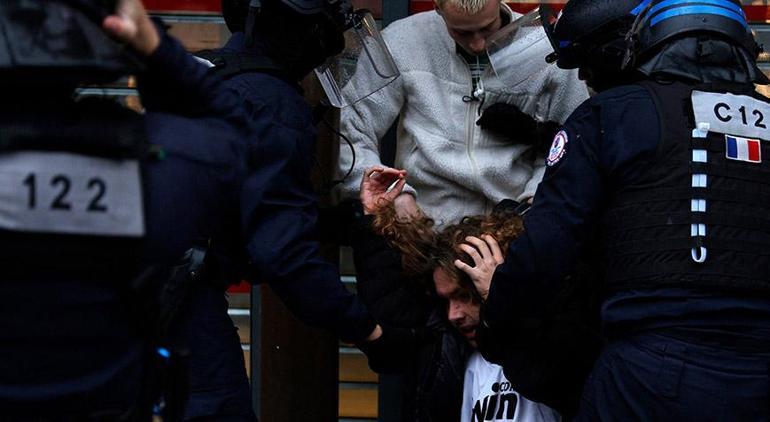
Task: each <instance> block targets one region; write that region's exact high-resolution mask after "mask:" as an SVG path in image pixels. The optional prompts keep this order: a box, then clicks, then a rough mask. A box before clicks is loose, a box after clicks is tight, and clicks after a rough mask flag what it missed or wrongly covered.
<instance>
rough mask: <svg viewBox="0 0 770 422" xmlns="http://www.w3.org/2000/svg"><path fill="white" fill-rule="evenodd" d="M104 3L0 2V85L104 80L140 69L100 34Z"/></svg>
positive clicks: (108, 4) (111, 4)
mask: <svg viewBox="0 0 770 422" xmlns="http://www.w3.org/2000/svg"><path fill="white" fill-rule="evenodd" d="M114 8H115V1H114V0H113V1H108V0H6V1H2V2H0V38H2V41H1V42H0V84H3V85H14V86H19V85H28V84H29V85H38V86H39V85H76V84H79V83H98V82H108V81H113V80H116V79H117V78H119V77H120V76H123V75H127V74H130V73H135V72H137V71H138V70H140V64H139V63H140V61H139V60H138V59H137V58H136V57H135V56H133V54H132V53H130V52H128V51H127V50H126V49H125V48H124V47H123V46H121V45H120V44H118V43H116V42H115V41H113V40H112V39H110V38H109V37H108V36H107V35H106V34H105V33H104V32H103V31H102V21H103V20H104V18H105V17H106V16H108V15H110V14H112V13H113V12H114Z"/></svg>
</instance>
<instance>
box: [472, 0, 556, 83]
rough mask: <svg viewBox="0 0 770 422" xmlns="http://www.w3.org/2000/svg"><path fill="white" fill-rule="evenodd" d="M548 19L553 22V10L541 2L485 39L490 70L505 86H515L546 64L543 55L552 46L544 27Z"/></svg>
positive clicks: (538, 71) (546, 65)
mask: <svg viewBox="0 0 770 422" xmlns="http://www.w3.org/2000/svg"><path fill="white" fill-rule="evenodd" d="M551 20H553V22H554V23H555V22H556V14H555V11H554V10H553V9H552V8H551V7H550V6H548V5H547V4H541V5H539V6H538V7H537V8H535V9H534V10H532V11H531V12H529V13H527V14H526V15H523V16H521V17H519V18H518V19H516V20H514V21H512V22H511V23H509V24H508V25H506V26H504V27H502V28H500V30H499V31H497V32H496V33H495V34H493V35H492V36H491V37H489V39H487V55H488V56H489V62H490V64H491V65H492V69H493V70H494V71H495V74H496V75H497V76H498V78H500V79H501V80H504V81H505V83H506V85H507V86H508V87H514V86H516V85H519V84H521V83H522V82H525V81H527V80H528V79H530V78H531V77H533V76H535V75H537V74H539V73H540V72H542V71H543V70H544V69H545V68H547V67H548V66H550V63H551V62H550V61H549V62H547V61H546V60H545V58H546V57H547V56H550V55H551V54H552V53H553V51H554V49H553V46H552V44H551V42H550V41H549V37H548V35H547V33H548V31H547V29H546V28H545V27H546V25H548V24H549V22H551ZM511 78H513V79H511Z"/></svg>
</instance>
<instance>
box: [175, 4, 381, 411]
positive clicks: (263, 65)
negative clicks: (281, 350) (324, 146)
mask: <svg viewBox="0 0 770 422" xmlns="http://www.w3.org/2000/svg"><path fill="white" fill-rule="evenodd" d="M343 3H345V2H342V1H339V2H338V1H328V0H263V1H261V2H260V1H249V0H223V2H222V10H223V14H224V17H225V20H226V22H227V25H228V28H229V29H230V30H231V32H233V35H232V37H231V38H230V39H229V40H228V42H227V44H226V45H225V46H224V48H222V49H221V50H220V51H216V52H208V53H206V54H203V55H202V56H203V57H205V58H207V59H208V60H210V61H211V62H212V64H213V65H214V69H213V70H212V72H213V73H215V74H218V75H220V76H222V77H223V78H226V81H227V86H228V87H229V88H230V89H231V90H233V91H235V92H237V94H238V96H239V100H240V101H241V102H242V104H243V106H244V109H245V110H246V112H247V114H248V116H249V118H250V119H251V121H252V124H253V126H254V131H253V133H252V134H251V136H250V137H249V138H248V151H247V155H248V157H249V162H250V166H249V169H248V176H247V178H246V180H245V183H244V190H243V192H244V193H243V195H242V200H243V202H242V205H241V227H242V230H243V232H242V237H243V238H244V239H245V241H246V245H245V249H244V248H243V245H242V243H237V242H236V243H235V244H233V245H221V244H220V246H224V247H220V248H217V247H216V245H215V247H214V249H216V250H215V251H214V255H216V257H217V261H219V262H220V264H219V265H218V268H219V270H220V274H219V275H217V276H216V277H215V280H212V283H211V284H210V285H208V286H199V287H197V288H196V289H195V291H194V292H193V293H192V301H191V307H190V310H191V312H190V313H189V315H188V316H187V317H186V318H185V321H184V323H183V324H182V326H181V327H180V328H179V330H180V332H181V336H182V337H183V338H185V340H186V341H187V342H188V343H189V345H190V350H191V373H190V386H191V391H190V400H189V404H188V406H187V412H186V415H185V418H186V419H187V420H193V419H196V418H214V419H216V420H225V419H227V420H253V419H254V415H253V411H252V410H251V395H250V393H249V386H248V380H247V377H246V371H245V369H244V365H243V354H242V352H241V348H240V341H239V339H238V336H237V333H236V332H235V330H234V328H233V323H232V322H231V320H230V318H229V316H228V315H227V301H226V300H225V297H224V291H225V288H226V286H227V284H228V283H232V282H238V281H239V280H241V279H249V280H250V281H253V282H263V281H264V282H268V283H270V287H271V288H272V289H273V291H274V292H275V293H276V294H277V295H278V296H279V297H280V298H281V299H282V301H283V302H284V303H285V304H286V305H287V306H288V308H289V309H290V310H291V311H292V313H294V314H295V315H297V316H298V317H299V318H300V319H301V320H302V321H304V322H306V323H308V324H311V325H313V326H320V327H323V328H327V329H329V330H331V331H333V332H334V333H336V334H337V335H339V336H340V338H342V339H343V340H346V341H348V342H351V343H358V342H362V341H364V340H366V339H367V338H368V339H370V340H374V339H376V338H378V336H379V333H380V329H379V328H378V327H377V326H376V323H375V322H374V320H373V319H372V317H371V316H370V315H369V313H368V311H367V310H366V309H365V307H364V306H363V304H361V302H360V301H359V300H358V298H357V297H356V296H355V295H353V294H351V293H349V292H348V291H347V290H346V288H345V287H344V286H343V285H342V283H341V282H340V276H339V273H338V271H337V270H336V268H335V266H334V265H332V264H331V263H329V262H327V261H325V260H324V259H323V258H322V257H321V254H320V244H319V242H318V241H317V240H316V237H315V233H316V220H317V219H318V210H317V206H318V199H317V195H316V193H315V190H314V188H313V185H312V183H311V180H310V172H311V170H312V168H313V166H314V164H315V160H314V159H313V157H314V155H315V150H316V135H317V131H316V127H315V122H314V119H313V115H312V112H311V108H310V106H309V105H308V104H307V102H306V101H305V99H304V98H303V96H302V92H301V88H300V86H299V81H300V80H301V79H302V78H303V77H305V76H306V75H307V74H308V73H310V72H311V71H312V70H313V69H314V68H316V67H318V66H319V65H321V64H322V63H324V61H325V60H326V59H327V58H328V57H331V56H334V55H335V54H337V53H339V52H340V51H342V49H343V47H344V45H345V42H344V39H343V31H344V29H345V28H344V25H343V23H344V20H345V16H346V15H345V13H346V12H345V9H344V8H343V5H342V4H343ZM230 246H235V247H230ZM221 273H226V275H223V274H221ZM375 328H377V329H376V330H375Z"/></svg>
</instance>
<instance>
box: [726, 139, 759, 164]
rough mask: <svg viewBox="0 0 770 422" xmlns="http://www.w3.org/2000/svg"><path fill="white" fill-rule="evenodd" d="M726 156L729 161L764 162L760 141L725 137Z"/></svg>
mask: <svg viewBox="0 0 770 422" xmlns="http://www.w3.org/2000/svg"><path fill="white" fill-rule="evenodd" d="M725 142H726V143H725V156H726V157H727V158H728V159H729V160H737V161H746V162H748V163H761V162H762V148H761V145H760V143H759V142H760V141H759V140H758V139H746V138H740V137H738V136H731V135H725Z"/></svg>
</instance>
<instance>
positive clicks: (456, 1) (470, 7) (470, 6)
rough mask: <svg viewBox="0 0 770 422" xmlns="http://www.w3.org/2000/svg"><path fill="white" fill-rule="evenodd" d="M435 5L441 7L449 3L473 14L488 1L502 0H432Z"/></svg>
mask: <svg viewBox="0 0 770 422" xmlns="http://www.w3.org/2000/svg"><path fill="white" fill-rule="evenodd" d="M434 1H435V3H436V6H437V7H438V8H439V9H443V8H444V6H446V5H447V4H450V5H452V6H454V7H456V8H458V9H460V10H462V11H463V12H465V13H467V14H469V15H475V14H476V13H479V12H480V11H481V9H483V8H484V6H486V4H487V2H488V1H502V0H434Z"/></svg>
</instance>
